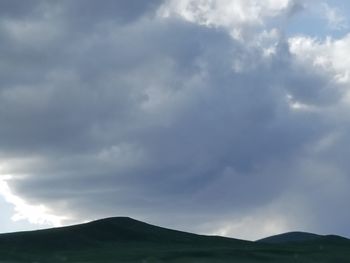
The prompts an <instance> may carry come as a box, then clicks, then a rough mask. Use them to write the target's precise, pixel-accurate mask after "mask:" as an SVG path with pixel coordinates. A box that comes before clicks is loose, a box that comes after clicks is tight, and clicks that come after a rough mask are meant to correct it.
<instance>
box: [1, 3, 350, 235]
mask: <svg viewBox="0 0 350 263" xmlns="http://www.w3.org/2000/svg"><path fill="white" fill-rule="evenodd" d="M347 10H350V1H348V0H332V1H330V0H329V1H326V0H260V1H256V0H147V1H139V0H104V1H96V0H74V1H70V0H52V1H45V0H26V1H22V0H0V40H1V41H0V56H1V59H0V211H1V212H0V232H9V231H19V230H29V229H38V228H44V227H51V226H61V225H67V224H73V223H80V222H85V221H88V220H93V219H98V218H103V217H109V216H130V217H134V218H137V219H139V220H143V221H147V222H150V223H153V224H157V225H161V226H167V227H171V228H176V229H180V230H186V231H191V232H196V233H202V234H220V235H225V236H231V237H237V238H245V239H256V238H260V237H263V236H267V235H271V234H276V233H281V232H286V231H292V230H302V231H310V232H316V233H321V234H327V233H332V234H340V235H344V236H347V237H350V228H349V221H350V209H349V205H348V200H349V199H350V162H349V161H348V158H349V155H350V137H349V132H350V34H349V26H350V21H349V20H348V17H349V15H350V14H349V13H347V12H348V11H347Z"/></svg>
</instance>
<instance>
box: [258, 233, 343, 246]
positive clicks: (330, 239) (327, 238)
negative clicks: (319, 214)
mask: <svg viewBox="0 0 350 263" xmlns="http://www.w3.org/2000/svg"><path fill="white" fill-rule="evenodd" d="M257 242H260V243H268V244H283V243H315V244H316V243H334V244H350V240H349V239H347V238H344V237H341V236H337V235H317V234H313V233H307V232H288V233H284V234H279V235H275V236H270V237H266V238H263V239H260V240H257Z"/></svg>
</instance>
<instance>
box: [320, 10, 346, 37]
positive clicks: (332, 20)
mask: <svg viewBox="0 0 350 263" xmlns="http://www.w3.org/2000/svg"><path fill="white" fill-rule="evenodd" d="M322 7H323V10H324V15H325V18H326V19H327V22H328V26H329V28H330V29H333V30H343V29H346V28H347V27H348V21H347V19H346V17H345V16H344V15H343V13H342V11H341V10H340V9H339V8H337V7H331V6H329V5H328V4H327V3H323V4H322Z"/></svg>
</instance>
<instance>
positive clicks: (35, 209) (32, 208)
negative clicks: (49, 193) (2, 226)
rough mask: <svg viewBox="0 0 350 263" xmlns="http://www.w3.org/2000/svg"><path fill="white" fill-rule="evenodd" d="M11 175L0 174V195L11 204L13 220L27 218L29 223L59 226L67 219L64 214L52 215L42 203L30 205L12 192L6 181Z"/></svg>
mask: <svg viewBox="0 0 350 263" xmlns="http://www.w3.org/2000/svg"><path fill="white" fill-rule="evenodd" d="M8 180H11V176H9V175H7V176H4V175H1V176H0V195H1V196H2V197H3V198H4V199H5V201H6V202H8V203H9V204H11V205H13V207H14V215H13V216H12V220H13V221H18V220H28V222H29V223H31V224H38V225H50V226H61V225H62V221H63V220H65V219H67V218H65V217H64V216H57V215H53V213H52V211H50V209H48V208H47V207H45V206H44V205H42V204H41V205H31V204H28V203H27V202H26V201H25V200H24V199H22V198H21V197H19V196H17V195H15V194H13V193H12V191H11V189H10V187H9V185H8V183H7V181H8Z"/></svg>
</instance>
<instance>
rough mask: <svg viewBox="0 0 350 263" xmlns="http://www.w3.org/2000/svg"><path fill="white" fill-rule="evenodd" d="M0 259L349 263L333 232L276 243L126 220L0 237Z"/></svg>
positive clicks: (345, 245) (347, 247)
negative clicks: (177, 229)
mask: <svg viewBox="0 0 350 263" xmlns="http://www.w3.org/2000/svg"><path fill="white" fill-rule="evenodd" d="M0 262H6V263H7V262H52V263H55V262H101V263H102V262H214V263H215V262H247V263H248V262H252V263H253V262H276V263H277V262H286V263H288V262H305V263H309V262H310V263H311V262H317V263H322V262H337V263H342V262H344V263H345V262H350V241H349V240H348V239H343V238H340V237H335V236H328V237H327V236H320V238H316V239H313V240H309V239H306V240H298V242H287V243H284V242H282V243H277V244H266V243H263V242H248V241H242V240H236V239H230V238H222V237H210V236H201V235H195V234H190V233H184V232H180V231H174V230H169V229H165V228H160V227H156V226H152V225H149V224H145V223H142V222H140V221H136V220H133V219H130V218H125V217H122V218H109V219H103V220H98V221H94V222H91V223H87V224H81V225H75V226H69V227H63V228H54V229H47V230H39V231H30V232H18V233H12V234H3V235H0Z"/></svg>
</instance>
